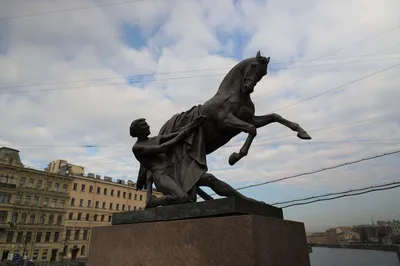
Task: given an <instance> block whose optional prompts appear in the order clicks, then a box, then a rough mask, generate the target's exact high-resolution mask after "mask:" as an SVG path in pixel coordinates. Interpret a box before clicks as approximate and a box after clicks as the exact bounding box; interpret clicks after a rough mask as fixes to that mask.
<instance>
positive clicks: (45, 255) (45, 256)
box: [42, 249, 48, 260]
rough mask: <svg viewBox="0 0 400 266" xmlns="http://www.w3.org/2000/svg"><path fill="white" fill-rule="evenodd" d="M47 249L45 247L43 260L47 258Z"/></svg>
mask: <svg viewBox="0 0 400 266" xmlns="http://www.w3.org/2000/svg"><path fill="white" fill-rule="evenodd" d="M47 251H48V250H47V249H44V250H43V253H42V260H47Z"/></svg>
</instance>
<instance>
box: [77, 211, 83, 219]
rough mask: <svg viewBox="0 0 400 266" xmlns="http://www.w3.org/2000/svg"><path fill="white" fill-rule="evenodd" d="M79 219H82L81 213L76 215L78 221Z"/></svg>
mask: <svg viewBox="0 0 400 266" xmlns="http://www.w3.org/2000/svg"><path fill="white" fill-rule="evenodd" d="M80 219H82V213H81V212H79V213H78V218H77V220H80Z"/></svg>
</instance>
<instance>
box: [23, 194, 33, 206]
mask: <svg viewBox="0 0 400 266" xmlns="http://www.w3.org/2000/svg"><path fill="white" fill-rule="evenodd" d="M29 202H31V196H25V201H24V205H29Z"/></svg>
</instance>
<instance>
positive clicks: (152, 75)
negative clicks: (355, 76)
mask: <svg viewBox="0 0 400 266" xmlns="http://www.w3.org/2000/svg"><path fill="white" fill-rule="evenodd" d="M383 54H400V52H398V53H382V54H379V55H383ZM367 55H376V54H367ZM362 56H365V55H357V56H345V57H337V58H332V59H340V58H344V59H345V58H353V57H362ZM332 59H330V60H332ZM394 59H399V57H389V58H375V59H369V60H363V61H359V63H363V62H368V61H380V60H394ZM325 60H326V59H325ZM298 62H304V61H291V62H274V63H272V62H271V63H270V64H294V63H298ZM340 63H341V62H336V63H326V64H319V65H312V66H308V67H320V66H328V65H334V64H340ZM232 67H233V66H229V67H228V66H227V67H218V68H204V69H191V70H178V71H170V72H159V73H145V74H138V75H128V76H114V77H106V78H94V79H82V80H70V81H65V80H64V81H52V82H43V83H31V84H25V85H21V84H20V85H10V86H2V87H0V90H2V89H14V88H23V87H38V86H47V85H57V84H68V83H80V82H93V81H104V80H112V79H133V78H143V77H154V76H161V75H171V74H183V73H194V72H202V71H214V70H227V69H231V68H232ZM287 68H302V67H301V66H293V67H281V68H273V69H270V70H273V71H275V70H282V69H287ZM221 75H223V74H221ZM193 77H196V76H193Z"/></svg>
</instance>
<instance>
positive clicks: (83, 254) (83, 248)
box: [81, 246, 86, 256]
mask: <svg viewBox="0 0 400 266" xmlns="http://www.w3.org/2000/svg"><path fill="white" fill-rule="evenodd" d="M85 254H86V247H85V246H82V247H81V256H85Z"/></svg>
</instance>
